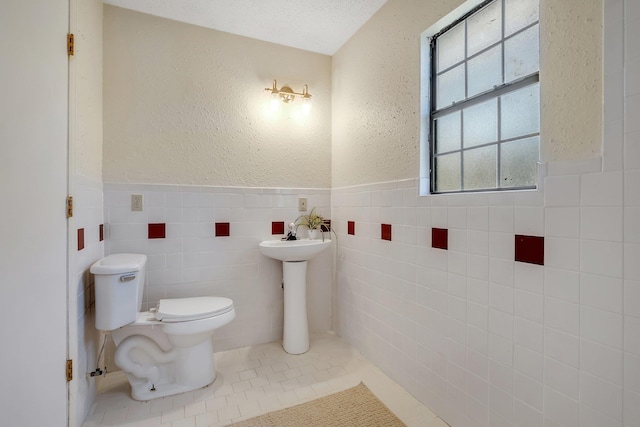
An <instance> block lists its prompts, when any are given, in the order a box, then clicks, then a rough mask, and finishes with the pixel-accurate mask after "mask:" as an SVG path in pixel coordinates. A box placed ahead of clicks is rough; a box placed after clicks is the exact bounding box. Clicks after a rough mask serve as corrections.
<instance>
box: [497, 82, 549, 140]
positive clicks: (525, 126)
mask: <svg viewBox="0 0 640 427" xmlns="http://www.w3.org/2000/svg"><path fill="white" fill-rule="evenodd" d="M539 86H540V85H539V84H538V83H536V84H533V85H531V86H527V87H525V88H523V89H520V90H517V91H515V92H511V93H509V94H507V95H504V96H502V97H501V103H500V124H501V128H500V132H501V133H500V137H501V139H502V140H505V139H510V138H515V137H518V136H522V135H528V134H532V133H539V132H540V88H539Z"/></svg>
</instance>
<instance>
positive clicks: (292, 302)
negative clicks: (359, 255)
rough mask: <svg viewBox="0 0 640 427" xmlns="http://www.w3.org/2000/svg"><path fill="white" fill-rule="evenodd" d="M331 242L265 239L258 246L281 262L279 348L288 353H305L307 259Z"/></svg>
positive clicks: (267, 254)
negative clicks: (280, 328) (281, 290)
mask: <svg viewBox="0 0 640 427" xmlns="http://www.w3.org/2000/svg"><path fill="white" fill-rule="evenodd" d="M329 245H331V240H328V239H324V240H309V239H306V240H265V241H264V242H261V243H260V244H259V245H258V247H259V249H260V252H261V253H262V254H263V255H265V256H268V257H269V258H273V259H277V260H280V261H282V283H284V334H283V339H282V347H284V351H286V352H287V353H291V354H302V353H306V352H307V350H309V325H308V323H307V260H309V259H311V258H313V257H314V256H316V255H318V254H319V253H320V252H322V251H324V250H326V249H328V248H329Z"/></svg>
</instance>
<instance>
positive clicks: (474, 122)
mask: <svg viewBox="0 0 640 427" xmlns="http://www.w3.org/2000/svg"><path fill="white" fill-rule="evenodd" d="M462 117H463V119H462V121H463V126H464V127H463V129H464V131H463V134H464V137H463V144H462V145H463V146H464V147H465V148H467V147H473V146H476V145H480V144H486V143H488V142H495V141H497V140H498V101H497V100H496V99H490V100H489V101H485V102H483V103H480V104H477V105H474V106H472V107H469V108H465V109H464V110H462Z"/></svg>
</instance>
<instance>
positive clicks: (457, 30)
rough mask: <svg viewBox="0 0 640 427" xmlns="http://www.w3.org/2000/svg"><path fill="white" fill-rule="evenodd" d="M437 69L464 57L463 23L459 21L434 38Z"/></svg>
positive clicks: (443, 68) (439, 69)
mask: <svg viewBox="0 0 640 427" xmlns="http://www.w3.org/2000/svg"><path fill="white" fill-rule="evenodd" d="M436 43H437V46H436V49H437V51H438V71H442V70H445V69H447V68H449V67H451V66H452V65H455V64H457V63H458V62H460V61H462V60H463V59H464V23H460V24H458V25H456V26H455V27H453V28H452V29H450V30H449V31H447V32H446V33H444V34H443V35H441V36H440V37H438V38H437V39H436Z"/></svg>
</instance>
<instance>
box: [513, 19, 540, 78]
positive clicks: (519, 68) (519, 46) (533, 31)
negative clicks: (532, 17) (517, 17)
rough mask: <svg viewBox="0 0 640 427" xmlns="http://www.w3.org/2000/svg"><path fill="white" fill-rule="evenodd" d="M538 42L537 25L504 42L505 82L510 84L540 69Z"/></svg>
mask: <svg viewBox="0 0 640 427" xmlns="http://www.w3.org/2000/svg"><path fill="white" fill-rule="evenodd" d="M539 40H540V36H539V34H538V25H534V26H533V27H531V28H529V29H528V30H526V31H523V32H521V33H520V34H518V35H517V36H514V37H513V38H510V39H508V40H505V42H504V56H505V61H504V73H505V76H504V79H505V81H507V82H510V81H513V80H516V79H519V78H520V77H525V76H528V75H529V74H531V73H535V72H536V71H538V70H539V69H540V60H539V57H540V54H539V51H540V47H539V45H540V43H539Z"/></svg>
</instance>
